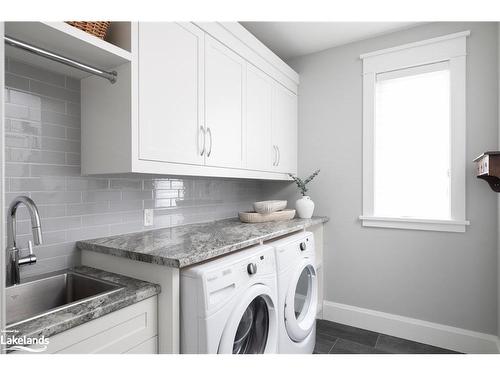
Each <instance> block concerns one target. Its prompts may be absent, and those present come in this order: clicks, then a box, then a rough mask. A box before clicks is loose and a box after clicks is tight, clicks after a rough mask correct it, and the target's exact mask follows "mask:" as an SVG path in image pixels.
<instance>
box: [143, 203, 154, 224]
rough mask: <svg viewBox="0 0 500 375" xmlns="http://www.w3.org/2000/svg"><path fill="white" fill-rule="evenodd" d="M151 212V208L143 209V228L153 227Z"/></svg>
mask: <svg viewBox="0 0 500 375" xmlns="http://www.w3.org/2000/svg"><path fill="white" fill-rule="evenodd" d="M153 212H154V211H153V210H152V209H151V208H146V209H144V226H145V227H150V226H152V225H153V217H154V216H153Z"/></svg>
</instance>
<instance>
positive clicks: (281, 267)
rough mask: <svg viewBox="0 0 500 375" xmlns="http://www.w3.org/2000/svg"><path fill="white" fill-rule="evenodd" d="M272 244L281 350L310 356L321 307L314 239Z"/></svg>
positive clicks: (297, 238)
mask: <svg viewBox="0 0 500 375" xmlns="http://www.w3.org/2000/svg"><path fill="white" fill-rule="evenodd" d="M269 244H270V245H272V246H273V247H274V248H275V254H276V272H277V275H278V320H279V323H278V351H279V353H289V354H292V353H304V354H311V353H312V352H313V350H314V345H315V341H316V313H317V306H318V279H317V274H316V257H315V249H314V236H313V234H312V233H310V232H302V233H298V234H294V235H291V236H288V237H285V238H283V239H280V240H276V241H274V242H271V243H269Z"/></svg>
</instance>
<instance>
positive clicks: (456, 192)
mask: <svg viewBox="0 0 500 375" xmlns="http://www.w3.org/2000/svg"><path fill="white" fill-rule="evenodd" d="M468 35H470V32H469V31H463V32H459V33H455V34H449V35H442V36H438V37H436V38H432V39H427V40H421V41H417V42H413V43H408V44H404V45H400V46H395V47H390V48H386V49H383V50H378V51H371V52H368V53H365V54H362V55H361V56H360V57H361V59H362V60H363V212H362V214H361V215H360V216H359V218H360V220H361V223H362V225H363V226H366V227H378V228H398V229H414V230H432V231H446V232H465V230H466V226H467V225H469V221H468V220H467V219H466V212H465V209H466V191H465V190H466V184H465V182H466V166H467V161H466V152H465V148H466V131H465V128H466V55H467V49H466V38H467V36H468Z"/></svg>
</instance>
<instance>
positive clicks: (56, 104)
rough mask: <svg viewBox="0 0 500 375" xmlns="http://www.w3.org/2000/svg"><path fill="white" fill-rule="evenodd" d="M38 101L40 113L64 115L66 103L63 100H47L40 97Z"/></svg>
mask: <svg viewBox="0 0 500 375" xmlns="http://www.w3.org/2000/svg"><path fill="white" fill-rule="evenodd" d="M40 99H41V107H42V111H51V112H58V113H66V102H65V101H64V100H57V99H52V98H47V97H45V96H40ZM68 114H70V113H68ZM78 116H79V115H78Z"/></svg>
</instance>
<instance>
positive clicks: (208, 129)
mask: <svg viewBox="0 0 500 375" xmlns="http://www.w3.org/2000/svg"><path fill="white" fill-rule="evenodd" d="M207 133H208V135H209V136H210V148H209V149H208V152H207V157H210V154H211V153H212V131H211V130H210V128H207Z"/></svg>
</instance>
